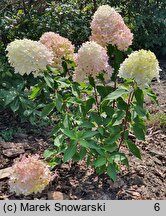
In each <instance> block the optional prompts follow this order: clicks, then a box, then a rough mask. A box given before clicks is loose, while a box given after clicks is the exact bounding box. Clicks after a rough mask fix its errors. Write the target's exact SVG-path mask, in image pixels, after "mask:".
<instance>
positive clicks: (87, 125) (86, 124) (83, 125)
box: [80, 121, 94, 129]
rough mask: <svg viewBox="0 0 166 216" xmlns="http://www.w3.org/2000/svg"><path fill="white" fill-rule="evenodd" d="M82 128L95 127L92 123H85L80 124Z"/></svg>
mask: <svg viewBox="0 0 166 216" xmlns="http://www.w3.org/2000/svg"><path fill="white" fill-rule="evenodd" d="M80 127H83V128H89V129H91V128H93V127H94V124H92V123H91V122H88V121H87V122H86V121H84V122H82V123H81V124H80Z"/></svg>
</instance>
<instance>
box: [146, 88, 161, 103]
mask: <svg viewBox="0 0 166 216" xmlns="http://www.w3.org/2000/svg"><path fill="white" fill-rule="evenodd" d="M144 92H145V93H146V94H147V96H148V97H150V99H151V100H152V101H153V102H155V103H156V104H157V105H159V102H158V100H157V95H156V94H155V93H154V92H153V90H152V89H151V88H147V89H145V90H144Z"/></svg>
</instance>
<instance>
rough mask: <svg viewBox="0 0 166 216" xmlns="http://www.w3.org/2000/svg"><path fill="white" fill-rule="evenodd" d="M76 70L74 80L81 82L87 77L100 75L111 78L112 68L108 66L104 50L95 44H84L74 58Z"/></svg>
mask: <svg viewBox="0 0 166 216" xmlns="http://www.w3.org/2000/svg"><path fill="white" fill-rule="evenodd" d="M75 61H76V70H75V74H74V80H75V81H77V82H82V81H83V80H84V79H85V78H86V77H87V76H92V77H94V78H95V77H96V76H98V75H99V74H100V73H102V72H105V74H107V75H109V76H111V73H112V68H111V66H109V64H108V55H107V52H106V50H105V49H104V48H103V47H102V46H100V45H99V44H97V43H96V42H94V41H92V42H86V43H84V44H83V45H82V46H81V48H80V49H79V50H78V54H76V56H75Z"/></svg>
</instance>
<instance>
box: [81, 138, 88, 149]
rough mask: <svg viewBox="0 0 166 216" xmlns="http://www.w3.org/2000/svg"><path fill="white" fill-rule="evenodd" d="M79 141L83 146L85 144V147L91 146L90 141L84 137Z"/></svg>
mask: <svg viewBox="0 0 166 216" xmlns="http://www.w3.org/2000/svg"><path fill="white" fill-rule="evenodd" d="M79 143H80V145H81V146H83V147H85V148H89V147H90V144H89V142H88V141H86V140H84V139H83V140H80V141H79Z"/></svg>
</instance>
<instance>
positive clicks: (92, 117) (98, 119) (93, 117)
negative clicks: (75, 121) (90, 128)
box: [90, 112, 103, 125]
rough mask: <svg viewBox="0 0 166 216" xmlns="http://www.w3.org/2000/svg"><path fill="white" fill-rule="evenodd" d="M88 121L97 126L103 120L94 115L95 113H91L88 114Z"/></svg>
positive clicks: (96, 114)
mask: <svg viewBox="0 0 166 216" xmlns="http://www.w3.org/2000/svg"><path fill="white" fill-rule="evenodd" d="M90 120H91V122H96V123H97V124H98V125H102V124H103V118H102V117H101V116H99V114H98V113H95V112H92V113H91V114H90Z"/></svg>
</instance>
